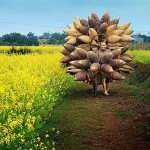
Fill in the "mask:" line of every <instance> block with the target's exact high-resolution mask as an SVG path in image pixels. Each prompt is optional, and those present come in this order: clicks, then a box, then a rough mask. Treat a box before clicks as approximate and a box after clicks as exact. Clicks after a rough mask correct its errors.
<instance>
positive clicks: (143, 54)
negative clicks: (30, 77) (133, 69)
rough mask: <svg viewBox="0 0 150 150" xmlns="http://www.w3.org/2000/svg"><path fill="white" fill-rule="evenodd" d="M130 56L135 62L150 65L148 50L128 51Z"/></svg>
mask: <svg viewBox="0 0 150 150" xmlns="http://www.w3.org/2000/svg"><path fill="white" fill-rule="evenodd" d="M128 54H131V55H132V56H133V60H134V61H138V62H142V63H144V64H150V51H148V50H133V51H128Z"/></svg>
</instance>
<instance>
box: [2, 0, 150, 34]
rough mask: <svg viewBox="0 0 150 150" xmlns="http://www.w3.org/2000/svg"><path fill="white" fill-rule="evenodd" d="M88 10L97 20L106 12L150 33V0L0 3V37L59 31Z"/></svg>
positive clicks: (18, 0) (4, 0)
mask: <svg viewBox="0 0 150 150" xmlns="http://www.w3.org/2000/svg"><path fill="white" fill-rule="evenodd" d="M92 11H95V12H96V13H97V14H98V15H99V16H100V17H101V16H102V14H103V13H105V12H106V11H108V12H109V13H110V14H111V18H112V19H114V18H118V17H120V18H121V20H120V24H122V23H125V22H130V21H131V23H132V24H131V28H133V29H134V30H135V31H150V0H0V35H3V34H5V33H11V32H20V33H22V34H27V33H28V32H34V33H35V34H36V35H40V34H42V33H43V32H47V31H49V32H50V33H51V32H62V31H63V29H65V27H66V25H67V24H70V23H72V21H73V19H74V17H75V16H79V17H80V18H85V19H87V17H88V15H89V14H90V13H91V12H92ZM141 33H144V32H141Z"/></svg>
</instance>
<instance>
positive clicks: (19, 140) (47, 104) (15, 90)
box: [0, 53, 73, 150]
mask: <svg viewBox="0 0 150 150" xmlns="http://www.w3.org/2000/svg"><path fill="white" fill-rule="evenodd" d="M61 57H62V56H61V54H60V53H52V54H28V55H5V54H0V64H1V65H0V149H1V150H4V149H8V150H20V149H23V150H25V149H30V150H32V149H49V147H48V146H50V144H51V143H44V138H43V139H41V138H40V137H39V135H38V134H37V133H36V129H38V128H41V127H42V125H43V123H44V122H45V120H46V119H47V118H49V117H50V116H51V111H52V109H53V106H54V105H55V103H56V102H57V101H58V100H61V99H62V97H63V96H64V95H65V94H67V91H68V89H69V88H70V87H71V84H72V81H73V80H72V78H71V77H70V76H68V75H66V73H65V69H63V68H62V67H61V64H60V63H59V60H60V58H61ZM48 137H49V135H48V134H45V138H48Z"/></svg>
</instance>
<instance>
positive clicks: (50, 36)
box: [0, 32, 150, 46]
mask: <svg viewBox="0 0 150 150" xmlns="http://www.w3.org/2000/svg"><path fill="white" fill-rule="evenodd" d="M65 37H66V35H65V34H64V33H57V32H56V33H49V32H44V33H43V34H42V35H40V36H36V35H35V34H34V33H32V32H29V33H28V34H27V35H23V34H21V33H16V32H14V33H10V34H5V35H3V36H2V37H0V45H6V46H32V45H35V46H37V45H47V44H50V45H59V44H64V38H65ZM139 37H142V38H143V39H144V43H150V36H147V35H139Z"/></svg>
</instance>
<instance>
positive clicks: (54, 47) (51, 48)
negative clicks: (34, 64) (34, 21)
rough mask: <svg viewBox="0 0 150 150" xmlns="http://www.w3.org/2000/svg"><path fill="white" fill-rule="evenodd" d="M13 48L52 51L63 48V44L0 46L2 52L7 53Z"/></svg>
mask: <svg viewBox="0 0 150 150" xmlns="http://www.w3.org/2000/svg"><path fill="white" fill-rule="evenodd" d="M12 48H15V49H16V50H17V51H18V50H20V49H29V50H31V52H32V53H40V54H41V53H51V52H58V51H59V50H61V49H63V46H61V45H47V46H0V53H7V52H8V51H10V50H11V49H12Z"/></svg>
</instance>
